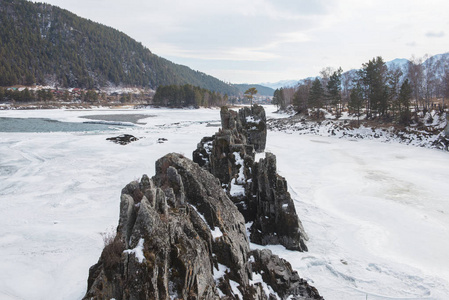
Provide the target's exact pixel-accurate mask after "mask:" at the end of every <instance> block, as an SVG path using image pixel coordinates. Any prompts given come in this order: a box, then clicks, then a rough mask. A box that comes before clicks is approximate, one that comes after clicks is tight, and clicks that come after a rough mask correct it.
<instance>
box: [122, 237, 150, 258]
mask: <svg viewBox="0 0 449 300" xmlns="http://www.w3.org/2000/svg"><path fill="white" fill-rule="evenodd" d="M143 243H144V239H142V238H141V239H139V242H138V243H137V246H136V247H135V248H134V249H128V250H125V251H123V252H125V253H128V254H134V256H135V257H136V258H137V260H138V261H139V262H140V263H143V261H144V260H145V255H143Z"/></svg>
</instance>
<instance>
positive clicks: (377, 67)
mask: <svg viewBox="0 0 449 300" xmlns="http://www.w3.org/2000/svg"><path fill="white" fill-rule="evenodd" d="M387 70H388V69H387V66H386V65H385V62H384V61H383V59H382V57H380V56H378V57H376V58H373V59H372V60H370V61H369V62H368V63H365V64H363V68H362V70H361V71H360V72H359V74H360V78H361V82H362V83H363V85H364V86H365V93H366V96H367V97H366V100H367V104H366V109H367V117H371V116H372V113H374V114H375V115H378V114H379V115H381V116H384V115H385V114H386V113H387V110H388V100H387V99H388V94H387V85H386V80H387V76H386V75H387Z"/></svg>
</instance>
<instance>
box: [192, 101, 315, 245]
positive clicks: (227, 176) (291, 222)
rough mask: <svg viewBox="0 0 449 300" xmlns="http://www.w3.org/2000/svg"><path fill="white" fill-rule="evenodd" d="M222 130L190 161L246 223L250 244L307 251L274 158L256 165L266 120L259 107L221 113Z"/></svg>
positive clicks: (263, 146) (201, 146)
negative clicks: (210, 176)
mask: <svg viewBox="0 0 449 300" xmlns="http://www.w3.org/2000/svg"><path fill="white" fill-rule="evenodd" d="M220 115H221V123H222V129H220V130H219V131H218V132H217V133H216V134H215V135H214V136H212V137H205V138H203V139H202V140H201V142H200V143H199V144H198V146H197V149H196V150H195V151H194V152H193V160H194V161H195V162H196V163H198V164H199V165H200V166H201V167H203V168H204V169H206V170H208V171H209V172H211V173H212V174H213V175H215V176H216V177H217V178H218V179H219V180H220V182H221V184H222V187H223V188H224V189H225V190H226V192H227V194H228V196H229V198H230V199H231V200H232V201H233V202H234V204H235V205H236V206H237V208H238V209H239V211H240V212H241V213H242V214H243V216H244V217H245V222H246V223H252V225H251V227H250V232H251V235H250V240H251V241H252V242H254V243H257V244H261V245H267V244H281V245H284V246H285V247H286V248H287V249H290V250H298V251H307V246H306V245H305V241H306V240H307V239H308V237H307V235H306V233H305V231H304V229H303V227H302V224H301V222H300V220H299V218H298V216H297V214H296V210H295V206H294V203H293V200H292V199H291V197H290V194H289V193H288V190H287V182H286V181H285V179H284V178H283V177H281V176H279V175H278V174H277V171H276V157H275V156H274V155H273V154H271V153H266V158H265V159H261V160H260V161H259V162H255V152H263V150H264V149H265V144H266V135H267V132H266V117H265V111H264V109H263V107H262V106H258V105H254V106H253V107H251V108H249V107H245V108H242V109H240V110H239V111H238V112H236V111H233V110H229V109H228V108H226V107H223V108H222V109H221V112H220Z"/></svg>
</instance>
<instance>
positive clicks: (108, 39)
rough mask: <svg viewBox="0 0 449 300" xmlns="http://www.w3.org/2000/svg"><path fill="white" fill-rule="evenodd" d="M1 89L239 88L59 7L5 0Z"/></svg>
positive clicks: (0, 17)
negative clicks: (41, 86) (13, 86)
mask: <svg viewBox="0 0 449 300" xmlns="http://www.w3.org/2000/svg"><path fill="white" fill-rule="evenodd" d="M0 44H1V47H0V86H4V87H6V86H12V85H17V84H20V85H27V86H29V85H33V84H39V85H52V86H56V87H58V86H59V87H66V88H67V87H77V88H83V89H92V88H101V87H106V86H111V85H112V86H138V87H144V88H145V87H146V88H152V89H156V88H157V87H158V86H160V85H184V84H191V85H194V86H199V87H201V88H205V89H208V90H211V91H214V92H219V93H222V94H228V95H236V94H238V93H239V91H238V89H237V88H236V87H234V86H232V85H230V84H227V83H224V82H222V81H220V80H218V79H216V78H214V77H212V76H209V75H207V74H204V73H202V72H199V71H194V70H192V69H190V68H188V67H186V66H182V65H177V64H174V63H172V62H170V61H168V60H166V59H164V58H161V57H159V56H157V55H155V54H153V53H152V52H151V51H150V50H148V49H147V48H145V47H144V46H143V45H142V44H141V43H139V42H137V41H135V40H133V39H132V38H130V37H129V36H127V35H126V34H124V33H122V32H120V31H118V30H115V29H113V28H110V27H107V26H104V25H101V24H98V23H95V22H93V21H90V20H87V19H83V18H80V17H78V16H76V15H74V14H73V13H71V12H69V11H67V10H64V9H61V8H58V7H56V6H52V5H48V4H43V3H32V2H28V1H24V0H0Z"/></svg>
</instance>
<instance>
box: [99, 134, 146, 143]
mask: <svg viewBox="0 0 449 300" xmlns="http://www.w3.org/2000/svg"><path fill="white" fill-rule="evenodd" d="M106 140H108V141H111V142H114V143H116V144H119V145H128V144H129V143H131V142H135V141H138V140H139V139H138V138H136V137H135V136H133V135H131V134H122V135H119V136H115V137H110V138H106Z"/></svg>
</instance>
